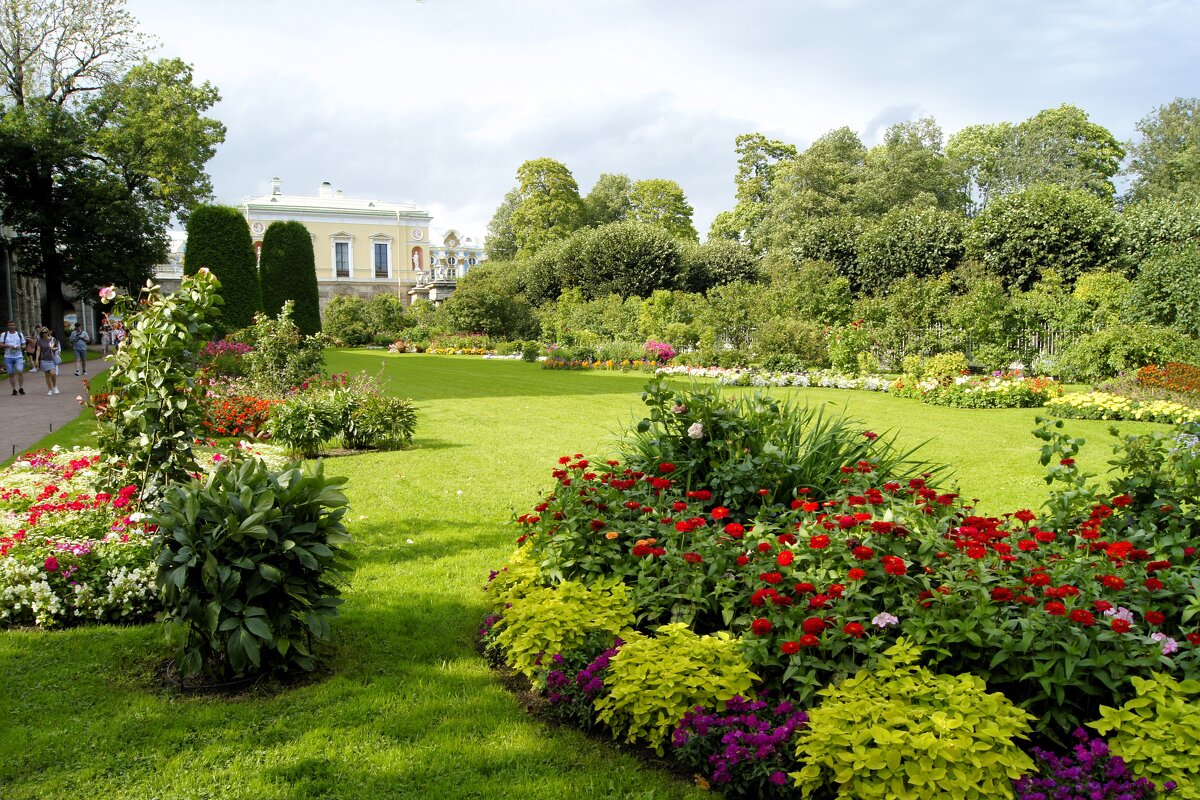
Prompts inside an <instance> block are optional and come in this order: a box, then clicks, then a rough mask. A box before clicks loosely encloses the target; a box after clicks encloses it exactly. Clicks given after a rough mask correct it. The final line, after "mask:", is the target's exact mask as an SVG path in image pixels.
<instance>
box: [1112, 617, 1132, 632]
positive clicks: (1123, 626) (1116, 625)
mask: <svg viewBox="0 0 1200 800" xmlns="http://www.w3.org/2000/svg"><path fill="white" fill-rule="evenodd" d="M1111 627H1112V629H1113V633H1129V628H1130V625H1129V623H1128V622H1126V621H1125V620H1123V619H1114V620H1113V621H1112V623H1111Z"/></svg>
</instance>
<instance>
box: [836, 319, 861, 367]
mask: <svg viewBox="0 0 1200 800" xmlns="http://www.w3.org/2000/svg"><path fill="white" fill-rule="evenodd" d="M828 336H829V339H828V343H827V347H828V351H829V363H830V365H831V366H832V367H833V368H834V369H835V370H837V371H839V372H857V371H858V354H859V353H862V352H865V351H866V350H868V349H869V348H870V346H871V332H870V330H869V328H868V327H867V326H866V325H865V324H864V323H863V321H862V320H861V319H860V320H855V321H854V322H851V323H850V324H849V325H843V326H841V327H837V328H830V329H829V333H828Z"/></svg>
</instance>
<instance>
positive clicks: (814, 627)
mask: <svg viewBox="0 0 1200 800" xmlns="http://www.w3.org/2000/svg"><path fill="white" fill-rule="evenodd" d="M800 627H801V629H803V631H804V632H805V633H811V634H814V635H815V634H819V633H820V632H821V631H823V630H825V629H826V628H828V627H829V623H828V622H826V621H825V620H823V619H821V618H820V617H809V618H808V619H806V620H804V622H803V623H801V625H800Z"/></svg>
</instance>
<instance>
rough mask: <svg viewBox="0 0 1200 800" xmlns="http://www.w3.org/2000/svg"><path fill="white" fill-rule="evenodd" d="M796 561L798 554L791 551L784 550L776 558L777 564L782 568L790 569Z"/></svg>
mask: <svg viewBox="0 0 1200 800" xmlns="http://www.w3.org/2000/svg"><path fill="white" fill-rule="evenodd" d="M795 560H796V554H795V553H793V552H792V551H791V550H784V551H783V552H781V553H780V554H779V555H777V556H775V563H777V564H778V565H779V566H781V567H790V566H791V565H792V562H793V561H795Z"/></svg>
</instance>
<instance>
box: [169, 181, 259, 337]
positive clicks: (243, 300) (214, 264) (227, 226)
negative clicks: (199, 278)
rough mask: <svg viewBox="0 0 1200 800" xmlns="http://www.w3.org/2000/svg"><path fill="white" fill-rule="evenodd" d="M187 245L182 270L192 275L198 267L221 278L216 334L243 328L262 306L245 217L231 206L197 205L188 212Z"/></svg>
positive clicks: (252, 249) (198, 269)
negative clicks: (220, 311)
mask: <svg viewBox="0 0 1200 800" xmlns="http://www.w3.org/2000/svg"><path fill="white" fill-rule="evenodd" d="M187 234H188V235H187V247H186V248H185V250H184V254H183V271H184V274H186V275H195V274H196V273H197V272H199V271H200V268H201V267H207V268H208V270H209V272H211V273H212V274H213V275H216V276H217V279H218V280H219V281H220V282H221V299H222V300H224V301H225V306H224V309H223V313H222V315H221V319H220V320H219V326H214V327H219V330H218V331H217V332H218V333H219V334H224V333H228V332H229V331H233V330H237V329H238V328H244V327H246V326H247V325H249V324H250V323H252V322H253V321H254V315H255V314H256V313H258V312H259V311H262V310H263V300H262V289H261V288H260V286H259V282H258V269H257V266H256V264H255V261H256V259H255V257H254V244H253V242H252V241H251V239H250V226H249V225H247V224H246V219H245V217H243V216H242V215H241V213H239V212H238V210H237V209H236V208H233V207H231V206H209V205H206V206H200V207H199V208H197V209H196V210H195V211H193V212H192V214H191V216H190V217H189V218H188V225H187Z"/></svg>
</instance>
